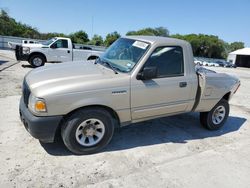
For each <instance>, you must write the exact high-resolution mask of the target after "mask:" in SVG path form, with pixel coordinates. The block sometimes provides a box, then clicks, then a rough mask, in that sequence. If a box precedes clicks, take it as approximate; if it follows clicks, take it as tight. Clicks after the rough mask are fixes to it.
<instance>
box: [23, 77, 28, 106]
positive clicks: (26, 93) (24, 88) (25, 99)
mask: <svg viewBox="0 0 250 188" xmlns="http://www.w3.org/2000/svg"><path fill="white" fill-rule="evenodd" d="M22 90H23V100H24V104H25V105H26V107H28V103H29V96H30V89H29V87H28V85H27V83H26V81H25V79H24V81H23V89H22Z"/></svg>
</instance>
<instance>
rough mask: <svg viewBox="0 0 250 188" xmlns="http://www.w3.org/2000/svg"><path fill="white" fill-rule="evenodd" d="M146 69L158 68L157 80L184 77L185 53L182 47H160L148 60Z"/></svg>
mask: <svg viewBox="0 0 250 188" xmlns="http://www.w3.org/2000/svg"><path fill="white" fill-rule="evenodd" d="M145 66H146V67H157V72H158V73H157V78H162V77H172V76H183V75H184V61H183V51H182V48H181V47H180V46H164V47H158V48H156V49H155V50H154V52H153V53H152V54H151V56H150V57H149V59H148V60H147V62H146V64H145Z"/></svg>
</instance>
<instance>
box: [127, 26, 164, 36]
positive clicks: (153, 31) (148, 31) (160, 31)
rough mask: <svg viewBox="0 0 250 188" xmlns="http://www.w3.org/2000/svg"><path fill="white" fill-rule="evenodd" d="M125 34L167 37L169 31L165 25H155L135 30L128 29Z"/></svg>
mask: <svg viewBox="0 0 250 188" xmlns="http://www.w3.org/2000/svg"><path fill="white" fill-rule="evenodd" d="M126 35H147V36H162V37H168V36H169V31H168V29H167V28H165V27H156V28H151V27H148V28H144V29H140V30H137V31H129V32H127V34H126Z"/></svg>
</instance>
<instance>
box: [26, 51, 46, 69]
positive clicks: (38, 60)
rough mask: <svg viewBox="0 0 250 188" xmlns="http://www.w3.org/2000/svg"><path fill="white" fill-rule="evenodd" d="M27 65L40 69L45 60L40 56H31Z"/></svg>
mask: <svg viewBox="0 0 250 188" xmlns="http://www.w3.org/2000/svg"><path fill="white" fill-rule="evenodd" d="M29 63H30V64H31V65H32V67H35V68H36V67H40V66H43V65H44V63H45V58H44V57H43V56H42V55H39V54H37V55H33V56H31V58H30V59H29Z"/></svg>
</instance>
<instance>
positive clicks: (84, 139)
mask: <svg viewBox="0 0 250 188" xmlns="http://www.w3.org/2000/svg"><path fill="white" fill-rule="evenodd" d="M114 127H115V126H114V121H113V118H112V116H111V115H110V113H109V112H108V111H106V110H105V109H99V108H93V109H84V110H79V111H76V112H75V113H73V114H72V115H71V116H70V117H69V118H67V120H66V122H65V123H64V125H63V126H62V129H61V135H62V139H63V142H64V144H65V145H66V147H67V148H68V149H69V150H70V151H71V152H73V153H75V154H91V153H96V152H97V151H99V150H101V149H103V148H104V147H105V146H106V145H107V144H108V143H109V142H110V140H111V138H112V136H113V133H114Z"/></svg>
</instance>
